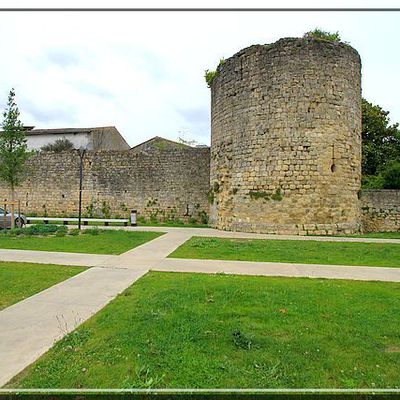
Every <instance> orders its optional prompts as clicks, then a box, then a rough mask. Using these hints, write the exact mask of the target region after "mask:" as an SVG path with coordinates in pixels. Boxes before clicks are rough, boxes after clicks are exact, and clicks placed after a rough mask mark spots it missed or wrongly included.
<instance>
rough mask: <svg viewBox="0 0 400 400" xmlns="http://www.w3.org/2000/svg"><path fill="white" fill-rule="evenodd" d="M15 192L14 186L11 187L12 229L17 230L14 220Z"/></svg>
mask: <svg viewBox="0 0 400 400" xmlns="http://www.w3.org/2000/svg"><path fill="white" fill-rule="evenodd" d="M14 203H15V190H14V185H12V186H11V229H14V228H15V218H14V213H15V205H14Z"/></svg>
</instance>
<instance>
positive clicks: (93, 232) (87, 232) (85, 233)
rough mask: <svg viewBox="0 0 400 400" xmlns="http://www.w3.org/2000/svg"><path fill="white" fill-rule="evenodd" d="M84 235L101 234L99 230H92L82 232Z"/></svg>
mask: <svg viewBox="0 0 400 400" xmlns="http://www.w3.org/2000/svg"><path fill="white" fill-rule="evenodd" d="M82 233H83V234H84V235H94V236H95V235H98V234H99V233H100V229H99V228H90V229H84V230H83V231H82Z"/></svg>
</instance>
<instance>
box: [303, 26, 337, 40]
mask: <svg viewBox="0 0 400 400" xmlns="http://www.w3.org/2000/svg"><path fill="white" fill-rule="evenodd" d="M303 37H304V38H313V39H319V40H326V41H328V42H340V41H341V39H340V35H339V32H334V33H332V32H327V31H323V30H321V29H318V28H316V29H314V30H313V31H310V32H306V33H305V34H304V35H303Z"/></svg>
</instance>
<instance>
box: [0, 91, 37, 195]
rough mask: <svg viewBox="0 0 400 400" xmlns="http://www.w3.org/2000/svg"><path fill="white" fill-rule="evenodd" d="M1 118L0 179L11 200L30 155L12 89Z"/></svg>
mask: <svg viewBox="0 0 400 400" xmlns="http://www.w3.org/2000/svg"><path fill="white" fill-rule="evenodd" d="M3 117H4V120H3V123H2V127H3V130H2V131H1V132H0V179H2V180H3V181H5V182H6V183H7V184H8V186H9V187H10V189H11V197H12V198H13V195H14V193H13V192H14V188H15V187H16V186H18V185H19V184H20V182H21V180H22V178H23V175H24V169H25V161H26V160H27V158H28V157H29V154H30V153H29V152H28V150H27V143H26V137H25V131H24V127H23V125H22V122H21V121H20V120H19V110H18V107H17V104H16V103H15V91H14V89H11V90H10V93H9V95H8V102H7V106H6V109H5V111H4V113H3Z"/></svg>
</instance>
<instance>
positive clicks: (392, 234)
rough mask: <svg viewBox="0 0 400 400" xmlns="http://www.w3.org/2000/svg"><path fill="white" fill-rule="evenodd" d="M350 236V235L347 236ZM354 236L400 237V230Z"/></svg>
mask: <svg viewBox="0 0 400 400" xmlns="http://www.w3.org/2000/svg"><path fill="white" fill-rule="evenodd" d="M347 237H349V236H347ZM352 237H365V238H378V239H400V232H371V233H364V234H363V235H353V236H352Z"/></svg>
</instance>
